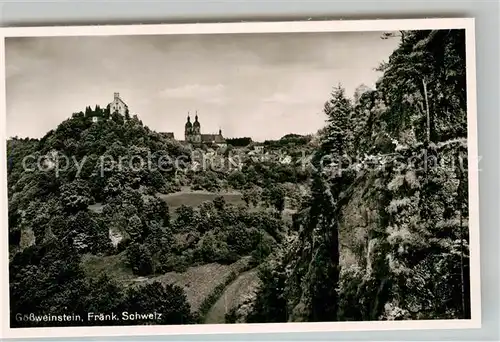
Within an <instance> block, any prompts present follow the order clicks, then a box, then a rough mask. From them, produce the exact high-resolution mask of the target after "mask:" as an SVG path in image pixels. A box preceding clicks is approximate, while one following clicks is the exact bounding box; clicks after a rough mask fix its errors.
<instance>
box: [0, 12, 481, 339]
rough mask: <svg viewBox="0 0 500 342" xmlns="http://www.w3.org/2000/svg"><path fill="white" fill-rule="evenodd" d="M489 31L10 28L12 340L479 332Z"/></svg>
mask: <svg viewBox="0 0 500 342" xmlns="http://www.w3.org/2000/svg"><path fill="white" fill-rule="evenodd" d="M473 23H474V22H473V20H472V19H442V20H440V19H421V20H418V19H415V20H383V21H379V20H374V21H347V22H343V23H342V22H332V21H324V22H317V23H316V22H295V23H293V22H289V23H284V22H281V23H246V24H245V23H238V24H236V23H235V24H206V25H204V24H199V25H191V24H182V25H180V24H172V25H136V26H133V25H129V26H123V27H121V29H120V28H119V27H118V26H106V27H104V26H103V27H96V26H94V27H91V26H89V27H66V28H65V27H46V28H24V29H23V28H12V29H11V30H10V31H9V29H4V30H3V31H2V35H3V39H4V42H3V47H4V48H3V50H4V51H3V53H4V56H5V59H4V61H5V62H4V64H5V65H3V66H2V68H4V69H3V70H4V77H5V88H4V90H5V92H4V94H1V96H2V97H3V96H5V97H4V100H5V108H2V113H3V112H5V117H3V114H2V118H3V119H5V122H6V127H5V129H3V128H2V130H3V131H2V138H3V139H5V140H4V142H3V144H4V145H5V148H6V149H5V152H6V154H5V156H4V157H2V161H1V162H2V166H4V169H5V172H4V171H2V172H3V173H2V175H4V176H5V177H3V179H2V183H1V184H2V195H4V196H2V197H3V198H2V201H5V200H6V203H4V202H2V210H4V211H3V213H5V215H2V217H3V216H5V220H3V221H2V226H3V225H4V224H5V227H4V229H3V231H5V232H6V233H5V234H4V237H5V238H4V239H2V243H3V244H4V245H3V247H5V248H2V250H4V251H5V252H4V253H3V254H2V258H1V262H2V267H3V269H4V272H3V273H2V275H3V277H2V281H3V283H2V289H5V290H4V291H3V292H2V295H3V296H4V297H3V298H4V299H5V301H3V300H2V302H3V303H5V304H6V305H4V306H5V309H4V313H5V315H4V318H3V319H4V320H5V324H6V325H7V326H8V327H9V334H11V335H12V336H14V335H15V334H18V335H16V336H20V335H22V336H39V337H40V336H56V335H57V336H81V335H82V334H90V335H92V334H95V335H99V334H101V335H102V334H105V335H106V334H108V335H109V334H112V335H113V334H114V335H120V334H129V333H130V334H142V335H147V334H150V333H151V334H160V333H162V334H163V333H176V334H182V333H188V332H189V333H207V332H237V331H239V330H238V329H241V330H244V332H251V331H256V332H266V331H274V332H278V331H290V330H294V331H308V330H322V331H327V330H331V331H340V330H370V329H373V330H377V329H402V328H412V329H416V328H419V329H420V328H424V329H425V328H426V327H432V328H440V327H441V328H467V327H478V326H480V293H479V269H478V267H479V221H478V184H477V178H478V171H479V167H478V162H479V160H480V158H479V157H478V155H477V135H476V122H475V121H476V108H475V105H476V104H475V91H476V89H475V79H474V77H475V69H474V68H475V66H474V63H475V60H474V26H473ZM315 24H316V26H315ZM266 25H267V26H266ZM182 28H185V30H184V31H183V29H182ZM266 28H267V30H266ZM301 28H302V29H301ZM2 148H3V147H2ZM2 151H4V150H2ZM3 163H5V164H3ZM7 232H8V237H7ZM7 244H8V245H7ZM7 304H8V305H7ZM256 323H258V324H256ZM405 324H406V325H405ZM267 327H269V329H268V328H267ZM104 328H105V329H106V330H102V329H104ZM75 331H76V332H75ZM19 334H20V335H19ZM72 334H73V335H72Z"/></svg>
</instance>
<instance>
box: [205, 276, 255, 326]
mask: <svg viewBox="0 0 500 342" xmlns="http://www.w3.org/2000/svg"><path fill="white" fill-rule="evenodd" d="M258 282H259V277H258V274H257V269H253V270H250V271H247V272H244V273H242V274H241V275H240V276H239V277H238V278H236V280H235V281H233V282H232V283H231V284H230V285H229V286H228V287H226V289H225V290H224V293H222V295H221V296H220V298H219V299H218V300H217V302H215V304H214V305H213V306H212V308H210V310H209V311H208V313H207V316H206V318H205V323H206V324H223V323H225V316H226V313H227V312H229V310H231V308H233V307H234V306H236V305H237V304H238V303H239V302H240V301H241V299H242V297H243V296H245V295H246V294H248V293H249V292H250V291H251V290H253V289H255V288H256V286H257V284H258Z"/></svg>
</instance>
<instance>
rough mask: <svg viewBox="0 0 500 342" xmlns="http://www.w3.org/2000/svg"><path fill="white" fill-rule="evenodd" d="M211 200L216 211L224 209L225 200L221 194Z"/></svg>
mask: <svg viewBox="0 0 500 342" xmlns="http://www.w3.org/2000/svg"><path fill="white" fill-rule="evenodd" d="M213 202H214V207H215V209H217V210H218V211H222V210H224V207H225V206H226V200H225V199H224V197H223V196H217V197H215V198H214V201H213Z"/></svg>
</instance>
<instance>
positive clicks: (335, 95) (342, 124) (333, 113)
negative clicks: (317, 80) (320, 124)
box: [322, 85, 352, 159]
mask: <svg viewBox="0 0 500 342" xmlns="http://www.w3.org/2000/svg"><path fill="white" fill-rule="evenodd" d="M323 110H324V112H325V114H326V116H327V126H326V132H325V136H324V137H323V142H322V151H324V152H326V151H327V152H328V154H329V155H330V156H331V157H332V158H334V159H338V158H341V157H342V156H343V155H344V154H345V153H346V152H347V151H348V149H349V148H350V146H348V143H349V134H350V132H349V131H348V122H349V121H348V120H349V118H350V115H351V112H352V105H351V102H350V100H349V99H348V98H347V97H346V96H345V90H344V88H342V86H341V85H338V86H337V87H335V88H333V91H332V93H331V98H330V100H328V101H327V102H326V103H325V106H324V109H323Z"/></svg>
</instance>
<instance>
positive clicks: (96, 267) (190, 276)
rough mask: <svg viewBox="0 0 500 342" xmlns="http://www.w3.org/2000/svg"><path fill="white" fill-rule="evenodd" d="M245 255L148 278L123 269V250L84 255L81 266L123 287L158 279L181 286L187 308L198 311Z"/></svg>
mask: <svg viewBox="0 0 500 342" xmlns="http://www.w3.org/2000/svg"><path fill="white" fill-rule="evenodd" d="M247 259H248V258H243V259H241V260H239V261H237V262H235V263H233V264H231V265H220V264H216V263H211V264H205V265H200V266H194V267H189V268H188V270H187V271H186V272H183V273H177V272H168V273H166V274H162V275H157V276H152V277H137V276H135V275H134V274H132V271H131V270H130V269H129V268H127V265H126V260H125V256H124V253H121V254H117V255H111V256H106V257H97V256H94V255H85V256H84V257H83V259H82V266H83V269H84V271H85V273H86V274H87V275H88V276H91V277H96V276H99V275H100V274H107V275H108V276H109V277H110V278H112V279H114V280H116V281H118V282H119V283H121V284H122V285H124V286H130V285H133V284H142V283H144V282H153V281H160V282H162V283H165V284H176V285H179V286H181V287H183V288H184V290H185V291H186V296H187V299H188V302H189V304H190V305H191V309H192V310H193V311H195V310H198V308H199V307H200V305H201V303H202V302H203V300H204V299H205V298H206V297H207V296H208V295H209V294H210V293H211V292H212V291H213V290H214V289H215V287H216V286H217V285H219V284H220V283H223V282H224V281H225V279H226V278H227V277H228V276H229V275H230V274H231V272H232V271H237V270H238V269H239V268H240V267H241V266H242V265H244V264H245V263H246V262H247V261H248V260H247Z"/></svg>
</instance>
